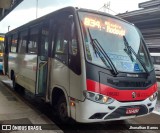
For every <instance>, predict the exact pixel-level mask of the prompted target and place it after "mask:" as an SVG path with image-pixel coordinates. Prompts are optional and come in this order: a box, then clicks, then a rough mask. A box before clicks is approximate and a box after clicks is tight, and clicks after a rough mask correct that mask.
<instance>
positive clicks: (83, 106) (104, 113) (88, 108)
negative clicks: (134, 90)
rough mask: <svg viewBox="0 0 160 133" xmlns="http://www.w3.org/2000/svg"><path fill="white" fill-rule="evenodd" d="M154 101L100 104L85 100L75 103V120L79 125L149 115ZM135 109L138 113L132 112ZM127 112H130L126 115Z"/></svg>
mask: <svg viewBox="0 0 160 133" xmlns="http://www.w3.org/2000/svg"><path fill="white" fill-rule="evenodd" d="M156 101H157V99H155V100H154V101H152V102H151V101H150V100H149V98H147V99H146V100H144V101H138V102H137V101H136V102H119V101H116V100H115V101H114V102H113V103H111V104H100V103H96V102H93V101H90V100H88V99H86V100H85V101H84V102H80V101H79V102H78V103H76V115H75V116H76V118H75V119H76V121H77V122H81V123H92V122H104V121H112V120H123V119H128V118H135V117H139V116H144V115H147V114H150V113H151V112H152V111H153V110H154V107H155V104H156ZM136 109H138V112H136V113H135V112H134V110H136ZM128 110H130V111H131V112H129V113H128ZM132 111H133V112H132ZM136 111H137V110H136Z"/></svg>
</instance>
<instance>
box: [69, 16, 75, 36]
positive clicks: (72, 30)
mask: <svg viewBox="0 0 160 133" xmlns="http://www.w3.org/2000/svg"><path fill="white" fill-rule="evenodd" d="M68 19H69V25H70V28H69V29H70V33H71V34H70V35H71V38H73V36H74V20H73V15H69V16H68Z"/></svg>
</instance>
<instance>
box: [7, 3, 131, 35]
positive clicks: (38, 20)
mask: <svg viewBox="0 0 160 133" xmlns="http://www.w3.org/2000/svg"><path fill="white" fill-rule="evenodd" d="M65 11H72V12H76V11H82V12H89V13H95V14H100V15H104V16H108V17H112V18H115V19H119V20H121V21H124V22H126V23H128V24H131V23H129V22H127V21H125V20H123V19H121V18H119V17H117V16H114V15H111V14H108V13H105V12H100V11H96V10H91V9H84V8H78V7H72V6H69V7H65V8H62V9H59V10H56V11H54V12H51V13H49V14H47V15H45V16H42V17H40V18H38V19H35V20H32V21H30V22H28V23H26V24H24V25H22V26H20V27H18V28H15V29H13V30H11V31H9V32H8V33H6V35H8V34H10V33H11V34H12V33H14V32H17V30H21V29H25V28H27V27H28V26H29V25H34V24H36V23H38V22H41V21H43V20H45V19H47V18H49V17H52V16H53V15H56V14H57V13H58V12H65Z"/></svg>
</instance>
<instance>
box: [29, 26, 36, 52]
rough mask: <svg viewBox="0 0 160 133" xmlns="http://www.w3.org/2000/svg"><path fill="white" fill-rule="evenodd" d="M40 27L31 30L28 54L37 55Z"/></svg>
mask: <svg viewBox="0 0 160 133" xmlns="http://www.w3.org/2000/svg"><path fill="white" fill-rule="evenodd" d="M38 31H39V28H38V26H36V27H33V28H31V29H30V35H29V41H28V53H29V54H37V47H38Z"/></svg>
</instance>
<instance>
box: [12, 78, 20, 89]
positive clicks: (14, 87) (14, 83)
mask: <svg viewBox="0 0 160 133" xmlns="http://www.w3.org/2000/svg"><path fill="white" fill-rule="evenodd" d="M12 85H13V89H14V90H15V91H17V90H18V88H19V85H18V84H17V83H16V81H15V76H14V75H12Z"/></svg>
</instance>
